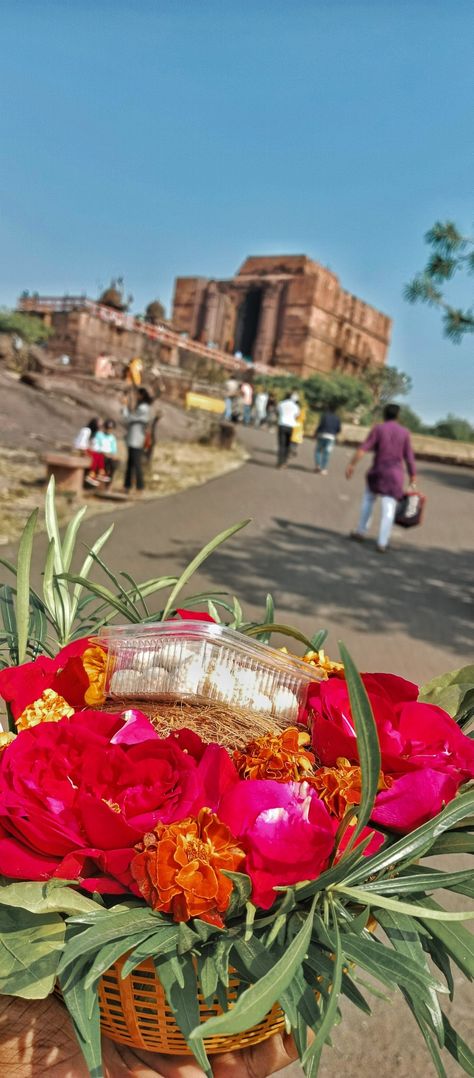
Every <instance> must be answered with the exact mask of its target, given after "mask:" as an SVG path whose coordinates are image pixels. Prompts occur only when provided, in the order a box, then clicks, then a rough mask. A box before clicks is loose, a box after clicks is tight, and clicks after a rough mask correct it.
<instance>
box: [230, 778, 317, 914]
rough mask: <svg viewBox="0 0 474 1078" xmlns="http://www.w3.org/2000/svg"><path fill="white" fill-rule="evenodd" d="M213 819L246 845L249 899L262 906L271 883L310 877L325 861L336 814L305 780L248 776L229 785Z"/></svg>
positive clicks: (272, 898) (271, 899) (267, 904)
mask: <svg viewBox="0 0 474 1078" xmlns="http://www.w3.org/2000/svg"><path fill="white" fill-rule="evenodd" d="M219 819H221V820H222V821H223V823H226V824H227V826H228V827H229V828H230V830H231V831H232V834H233V835H235V836H236V838H237V839H238V842H239V845H241V846H242V848H243V849H245V851H246V854H247V856H246V860H245V866H244V871H245V872H247V873H248V875H249V876H250V878H251V880H252V902H254V903H255V905H257V906H261V907H262V908H263V909H268V908H269V907H270V906H271V905H272V904H273V902H274V901H275V898H276V897H277V894H276V892H275V891H274V888H275V887H277V886H284V885H286V884H288V885H289V884H292V883H298V882H299V881H300V880H314V879H315V878H316V877H317V876H319V875H320V873H321V872H322V871H323V870H324V869H325V868H326V867H327V865H328V862H329V858H330V856H331V853H332V850H333V847H334V835H335V831H336V829H337V824H338V821H337V820H333V819H332V818H331V816H330V815H329V812H328V811H327V809H326V807H325V805H323V802H322V801H320V800H319V798H318V796H317V794H316V793H315V791H314V790H312V789H311V787H310V786H308V784H307V783H305V782H302V783H298V782H289V783H280V782H274V781H273V780H267V779H253V780H250V781H247V782H239V783H238V784H237V785H234V786H232V787H231V788H230V789H229V790H228V792H227V793H226V794H224V797H223V799H222V801H221V804H220V807H219Z"/></svg>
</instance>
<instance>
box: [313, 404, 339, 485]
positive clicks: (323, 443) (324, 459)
mask: <svg viewBox="0 0 474 1078" xmlns="http://www.w3.org/2000/svg"><path fill="white" fill-rule="evenodd" d="M336 408H337V404H336V402H335V401H331V403H330V405H329V407H328V408H327V409H326V411H325V412H323V413H322V415H321V418H320V420H319V426H318V427H317V428H316V450H315V454H314V464H315V468H314V470H315V472H319V473H320V475H327V474H328V467H329V458H330V456H331V453H332V451H333V449H334V446H335V444H336V438H337V436H338V434H339V431H340V429H341V420H340V419H339V416H338V415H336Z"/></svg>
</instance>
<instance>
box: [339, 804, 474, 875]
mask: <svg viewBox="0 0 474 1078" xmlns="http://www.w3.org/2000/svg"><path fill="white" fill-rule="evenodd" d="M473 810H474V791H467V792H466V793H463V794H459V795H458V796H457V797H455V798H454V800H453V801H450V802H449V805H446V808H444V809H443V810H442V812H440V813H438V815H437V816H435V817H434V818H433V819H432V820H429V821H428V823H425V824H423V825H422V826H421V827H418V828H417V829H416V831H412V832H411V834H409V835H405V836H404V837H403V838H401V839H399V840H398V842H394V843H393V844H392V845H391V846H386V847H385V848H384V849H383V850H381V852H380V853H377V854H375V856H374V857H369V858H364V863H363V864H362V865H361V866H360V867H358V868H356V869H354V870H353V871H352V870H351V871H350V872H349V873H348V875H347V879H346V882H347V883H348V884H350V885H352V884H353V883H358V882H359V881H362V880H364V879H366V878H367V877H373V876H374V875H375V873H377V872H382V871H384V870H386V869H390V870H393V868H394V867H395V865H397V864H401V863H404V862H409V861H414V860H416V859H417V858H419V857H420V855H421V856H423V855H425V854H427V853H428V851H429V852H430V855H431V852H432V847H433V844H434V841H435V839H437V838H438V837H439V836H440V835H442V834H443V832H444V831H448V830H449V828H450V827H454V826H455V825H456V824H457V823H459V822H460V821H461V820H462V819H464V818H465V817H466V816H469V815H470V813H471V812H472V811H473Z"/></svg>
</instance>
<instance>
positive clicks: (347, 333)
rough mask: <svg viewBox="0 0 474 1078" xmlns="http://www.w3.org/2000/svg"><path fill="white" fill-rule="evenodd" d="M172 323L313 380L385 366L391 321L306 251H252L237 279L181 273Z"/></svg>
mask: <svg viewBox="0 0 474 1078" xmlns="http://www.w3.org/2000/svg"><path fill="white" fill-rule="evenodd" d="M172 324H173V328H174V329H175V330H177V331H178V332H179V333H185V334H187V336H188V337H190V338H192V339H194V340H198V341H201V342H203V343H204V344H211V345H212V346H213V347H215V348H217V349H219V350H220V351H223V352H231V353H234V354H235V353H238V354H241V355H242V356H244V357H245V358H247V359H252V360H253V362H254V363H264V364H266V365H268V366H273V367H279V368H280V369H284V370H287V371H291V372H293V373H295V374H298V375H302V376H303V377H308V376H310V375H311V374H315V373H319V372H320V373H323V374H324V373H328V372H330V371H341V372H344V373H347V374H355V375H357V374H359V373H360V372H361V371H363V370H365V369H366V368H367V367H370V366H382V365H383V364H384V363H385V361H386V358H387V352H388V347H389V343H390V331H391V326H392V321H391V319H390V318H389V317H388V316H387V315H386V314H382V312H381V311H378V310H376V308H375V307H371V306H370V304H368V303H365V301H364V300H361V299H358V297H357V296H353V295H352V293H350V292H346V291H345V290H344V289H343V288H342V287H341V284H340V282H339V278H338V277H336V274H335V273H332V272H331V271H330V270H328V269H326V268H325V267H324V266H321V265H319V263H318V262H313V261H312V259H310V258H308V257H307V256H306V255H270V256H269V255H264V256H259V255H252V256H251V257H250V258H247V259H246V260H245V262H244V263H243V265H242V266H241V267H240V269H239V271H238V273H237V274H236V275H235V277H232V278H230V280H224V281H217V280H210V279H209V278H206V277H178V278H177V280H176V282H175V292H174V299H173V313H172Z"/></svg>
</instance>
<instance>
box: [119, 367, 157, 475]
mask: <svg viewBox="0 0 474 1078" xmlns="http://www.w3.org/2000/svg"><path fill="white" fill-rule="evenodd" d="M152 400H153V397H152V396H151V395H150V393H149V392H148V390H147V389H145V388H144V387H143V386H140V388H139V389H138V391H137V403H136V405H135V408H133V409H131V408H130V407H129V404H128V402H127V403H126V404H125V406H124V408H123V410H122V415H123V418H124V421H125V423H126V425H127V434H126V439H125V441H126V445H127V449H128V460H127V470H126V473H125V483H124V492H125V494H128V493H129V492H130V489H131V487H132V486H133V481H134V480H135V483H136V488H137V491H138V492H141V491H142V490H143V489H144V486H145V484H144V481H143V447H144V445H145V434H146V430H147V427H148V424H149V422H150V415H151V403H152Z"/></svg>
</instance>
